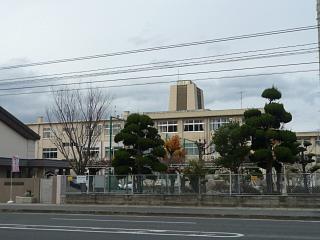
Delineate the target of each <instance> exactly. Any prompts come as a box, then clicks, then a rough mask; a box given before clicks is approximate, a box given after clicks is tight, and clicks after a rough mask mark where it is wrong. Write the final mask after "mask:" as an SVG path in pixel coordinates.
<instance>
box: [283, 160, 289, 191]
mask: <svg viewBox="0 0 320 240" xmlns="http://www.w3.org/2000/svg"><path fill="white" fill-rule="evenodd" d="M287 194H288V191H287V173H286V168H285V165H284V164H283V178H282V195H287Z"/></svg>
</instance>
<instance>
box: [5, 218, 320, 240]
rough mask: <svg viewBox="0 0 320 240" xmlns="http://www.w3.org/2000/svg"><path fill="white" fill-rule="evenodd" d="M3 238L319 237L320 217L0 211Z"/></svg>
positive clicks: (196, 239)
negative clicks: (227, 216)
mask: <svg viewBox="0 0 320 240" xmlns="http://www.w3.org/2000/svg"><path fill="white" fill-rule="evenodd" d="M0 239H1V240H2V239H4V240H17V239H22V240H37V239H46V240H67V239H68V240H70V239H72V240H88V239H90V240H96V239H117V240H129V239H130V240H134V239H141V240H144V239H146V240H151V239H152V240H162V239H166V240H171V239H172V240H174V239H177V240H179V239H190V240H191V239H192V240H202V239H239V240H240V239H241V240H242V239H243V240H245V239H255V240H257V239H259V240H266V239H286V240H290V239H296V240H319V239H320V221H301V220H257V219H227V218H225V219H223V218H196V217H158V216H145V217H144V216H131V215H129V216H119V215H117V216H104V215H82V214H81V215H79V214H32V213H25V214H24V213H1V214H0Z"/></svg>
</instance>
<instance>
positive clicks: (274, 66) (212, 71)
mask: <svg viewBox="0 0 320 240" xmlns="http://www.w3.org/2000/svg"><path fill="white" fill-rule="evenodd" d="M310 64H318V62H317V61H314V62H302V63H288V64H278V65H265V66H256V67H245V68H232V69H220V70H210V71H202V72H188V73H182V74H180V73H174V74H163V75H153V76H142V77H129V78H120V79H107V80H96V81H87V82H79V83H58V84H50V85H47V84H46V85H36V86H23V87H21V86H20V87H11V88H0V91H10V90H21V89H34V88H47V87H58V86H70V85H81V84H92V83H106V82H119V81H127V80H134V79H150V78H160V77H172V76H177V75H195V74H203V73H220V72H233V71H243V70H255V69H266V68H277V67H292V66H301V65H310Z"/></svg>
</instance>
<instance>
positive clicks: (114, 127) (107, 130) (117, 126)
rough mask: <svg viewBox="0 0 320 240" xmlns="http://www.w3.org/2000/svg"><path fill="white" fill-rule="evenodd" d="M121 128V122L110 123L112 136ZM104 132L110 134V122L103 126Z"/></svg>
mask: <svg viewBox="0 0 320 240" xmlns="http://www.w3.org/2000/svg"><path fill="white" fill-rule="evenodd" d="M121 129H122V126H121V123H112V136H115V135H117V134H118V133H119V132H120V131H121ZM104 134H105V135H110V124H106V125H105V126H104Z"/></svg>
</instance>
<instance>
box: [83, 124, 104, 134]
mask: <svg viewBox="0 0 320 240" xmlns="http://www.w3.org/2000/svg"><path fill="white" fill-rule="evenodd" d="M91 128H92V126H91ZM89 130H90V126H87V127H86V135H87V136H88V135H89V133H90V131H89ZM101 131H102V126H101V125H97V126H96V127H95V129H94V131H93V136H99V135H100V134H101Z"/></svg>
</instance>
